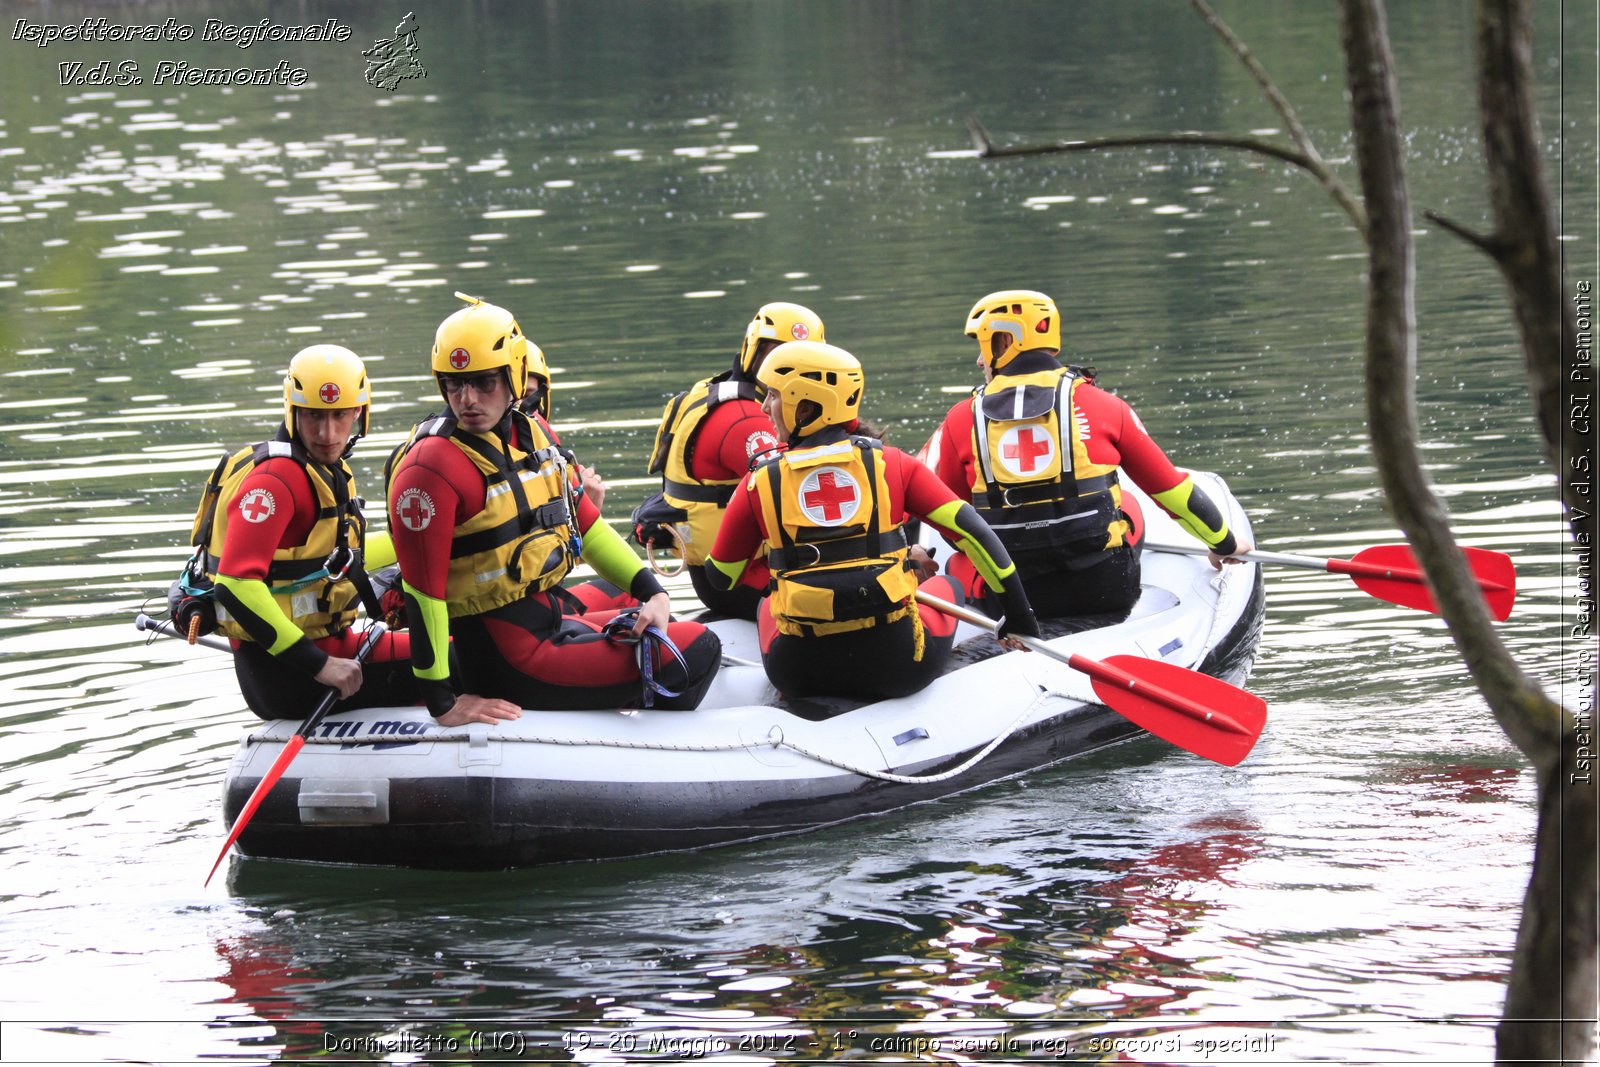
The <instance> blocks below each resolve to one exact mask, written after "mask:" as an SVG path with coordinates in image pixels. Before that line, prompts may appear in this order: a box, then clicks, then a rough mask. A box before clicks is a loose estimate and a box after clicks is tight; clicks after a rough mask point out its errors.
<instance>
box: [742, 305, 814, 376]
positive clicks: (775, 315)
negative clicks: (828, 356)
mask: <svg viewBox="0 0 1600 1067" xmlns="http://www.w3.org/2000/svg"><path fill="white" fill-rule="evenodd" d="M825 340H827V338H826V337H824V336H823V335H822V319H821V318H820V317H819V316H818V315H817V313H816V312H815V311H812V310H811V309H810V308H808V307H802V306H800V305H799V304H790V303H788V302H786V301H783V300H779V301H775V302H774V303H771V304H762V305H761V307H759V308H757V309H756V317H755V318H753V319H751V320H750V325H749V326H748V327H746V328H745V331H744V344H743V345H741V346H740V348H739V369H740V370H742V371H744V373H745V375H746V377H748V376H750V375H753V374H755V372H756V364H757V363H758V362H760V359H759V357H758V355H757V353H758V352H759V351H760V348H761V342H762V341H776V342H777V343H778V344H787V343H788V342H790V341H825Z"/></svg>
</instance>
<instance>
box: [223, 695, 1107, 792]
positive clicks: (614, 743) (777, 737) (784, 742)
mask: <svg viewBox="0 0 1600 1067" xmlns="http://www.w3.org/2000/svg"><path fill="white" fill-rule="evenodd" d="M1051 699H1059V700H1075V701H1077V702H1078V703H1094V702H1095V701H1094V700H1093V699H1090V700H1087V701H1086V700H1083V699H1082V698H1078V697H1074V696H1071V695H1069V694H1067V693H1062V692H1058V691H1056V690H1053V689H1043V690H1040V692H1039V695H1038V696H1036V697H1034V698H1033V700H1032V701H1031V702H1030V703H1029V704H1028V706H1027V707H1025V708H1023V709H1022V712H1021V713H1020V714H1019V715H1017V717H1016V718H1015V719H1013V720H1012V721H1011V725H1009V726H1007V727H1006V728H1005V729H1004V730H1003V731H1001V732H1000V733H999V734H997V735H995V737H994V738H993V739H991V740H990V741H989V743H988V744H986V745H984V746H983V748H981V749H979V750H978V751H977V752H975V753H974V754H973V755H972V756H971V757H969V758H968V759H966V760H965V761H963V762H962V763H961V764H960V765H959V766H956V767H952V768H950V769H949V770H947V771H941V772H940V773H938V774H923V775H916V774H895V773H893V772H892V771H880V770H875V769H873V768H871V767H858V766H856V765H854V764H852V763H846V762H845V761H843V760H839V759H835V758H833V757H832V756H828V755H825V754H824V753H821V752H813V751H812V750H811V749H808V748H806V747H805V746H804V745H797V744H795V743H794V742H793V741H790V740H788V739H787V738H785V737H784V736H783V731H782V729H781V728H779V727H778V726H773V728H772V731H771V733H769V734H768V739H767V740H765V741H740V742H737V743H730V744H721V745H684V744H673V743H671V742H666V741H626V740H622V739H620V738H614V737H511V736H507V737H498V738H495V740H497V741H501V742H508V743H515V744H524V745H570V746H573V747H585V748H628V749H637V750H641V751H652V752H737V751H740V750H744V749H757V748H786V749H788V750H789V751H791V752H793V753H795V754H796V755H799V756H804V757H805V758H806V759H809V760H813V761H815V762H817V763H821V764H824V765H825V766H829V767H834V768H837V769H838V770H841V771H847V772H849V773H850V774H858V775H860V776H862V777H863V778H876V779H878V780H879V781H884V782H897V783H900V784H902V785H927V784H932V783H936V782H942V781H944V780H946V779H948V778H954V777H956V776H957V775H958V774H962V773H964V772H966V771H968V770H971V769H972V768H973V767H975V766H977V764H978V763H979V762H980V761H981V760H983V759H984V758H985V757H987V756H988V755H989V753H991V752H993V751H994V750H995V749H996V748H998V747H1000V745H1001V744H1002V743H1003V742H1004V741H1005V740H1006V738H1008V737H1010V736H1011V735H1012V734H1014V733H1016V732H1017V728H1018V727H1020V726H1021V725H1022V724H1023V723H1024V722H1025V721H1027V720H1028V718H1030V717H1031V716H1032V715H1033V712H1034V709H1035V708H1037V707H1039V705H1041V704H1042V703H1044V702H1045V701H1047V700H1051ZM386 737H389V738H390V741H391V742H393V741H400V742H404V741H405V740H406V739H412V740H415V741H417V742H422V741H450V742H455V743H458V744H460V743H467V742H470V741H471V740H472V738H471V736H470V735H468V734H465V733H443V734H433V735H431V736H430V735H419V734H406V735H386ZM246 740H248V741H275V740H279V739H278V738H273V737H269V736H267V735H265V734H251V735H250V736H249V737H248V738H246ZM374 743H376V744H384V743H386V742H384V741H377V742H374V741H371V740H363V741H354V740H352V739H351V738H348V737H308V738H306V744H308V745H349V744H361V745H368V744H374Z"/></svg>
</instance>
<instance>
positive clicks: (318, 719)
mask: <svg viewBox="0 0 1600 1067" xmlns="http://www.w3.org/2000/svg"><path fill="white" fill-rule="evenodd" d="M387 629H388V627H386V626H385V625H384V624H383V623H381V622H375V623H373V624H372V628H371V629H369V630H368V631H367V636H366V638H365V639H363V640H362V642H361V645H360V647H358V648H357V649H356V654H355V655H354V656H353V657H352V658H353V659H354V660H355V661H356V662H357V663H361V662H363V661H365V660H366V658H367V656H368V655H369V654H370V653H371V652H372V650H373V649H374V648H375V647H377V644H378V639H379V638H381V637H382V636H383V635H384V631H385V630H387ZM338 700H339V691H338V690H337V689H329V690H328V692H327V693H326V694H324V695H323V698H322V700H321V701H320V702H319V703H318V704H317V707H316V710H315V711H313V712H312V713H311V714H310V715H308V716H306V721H305V722H303V723H301V724H300V728H299V729H298V730H296V731H295V732H294V736H293V737H291V738H289V740H288V742H286V743H285V744H284V746H283V751H282V752H280V753H279V754H278V758H277V759H275V760H273V761H272V766H271V767H269V768H267V773H266V774H264V775H262V777H261V781H260V782H258V783H257V784H256V788H255V791H254V792H252V793H251V794H250V799H249V800H247V801H245V804H244V807H243V808H241V809H239V817H238V818H237V819H235V820H233V827H232V829H230V830H229V831H228V839H227V840H226V841H224V842H223V843H222V851H221V852H218V853H217V859H216V862H215V863H213V864H212V865H211V871H210V873H209V874H207V875H206V880H205V884H206V885H210V884H211V878H212V875H215V874H216V873H217V868H218V867H220V866H222V861H223V860H224V859H225V858H226V857H227V855H228V850H229V849H230V848H232V847H233V843H234V842H235V841H237V840H239V835H240V834H242V833H244V828H245V827H246V826H248V825H249V823H250V820H251V818H252V817H254V815H255V813H256V809H257V808H259V807H260V806H261V802H262V801H263V800H265V799H266V797H267V794H268V793H270V792H271V791H272V787H273V786H275V785H277V784H278V779H279V778H282V777H283V772H284V771H286V770H288V769H289V764H290V763H293V762H294V758H295V756H296V755H297V754H298V753H299V751H300V750H301V749H302V748H304V747H305V743H306V738H308V737H310V736H311V735H312V734H313V733H314V732H315V731H316V729H317V727H318V726H320V725H321V724H322V720H323V719H324V718H326V717H327V715H328V712H329V711H331V710H332V709H333V705H334V704H336V703H337V702H338Z"/></svg>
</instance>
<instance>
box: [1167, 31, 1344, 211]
mask: <svg viewBox="0 0 1600 1067" xmlns="http://www.w3.org/2000/svg"><path fill="white" fill-rule="evenodd" d="M1189 6H1191V7H1193V8H1194V9H1195V11H1196V12H1198V13H1199V15H1200V17H1201V18H1202V19H1204V20H1205V23H1206V25H1207V26H1210V27H1211V29H1212V31H1213V32H1214V33H1216V35H1217V36H1218V37H1220V38H1222V43H1223V44H1225V45H1226V46H1227V48H1228V51H1230V52H1232V53H1233V54H1234V56H1235V57H1236V58H1237V59H1238V60H1239V62H1240V63H1241V64H1243V65H1244V68H1245V70H1247V71H1249V72H1250V76H1251V77H1252V78H1254V79H1255V81H1256V85H1258V86H1259V87H1260V88H1261V92H1262V95H1264V96H1265V97H1266V98H1267V102H1268V103H1270V104H1271V105H1272V106H1273V108H1274V109H1275V110H1276V111H1277V112H1278V114H1279V115H1280V116H1281V117H1282V118H1283V124H1284V126H1286V127H1287V128H1288V130H1289V136H1290V137H1291V138H1293V139H1294V143H1295V144H1297V145H1299V146H1300V153H1301V156H1302V158H1304V159H1305V163H1304V164H1301V165H1302V166H1304V167H1305V169H1306V170H1308V171H1310V172H1311V173H1312V174H1313V175H1314V176H1315V177H1316V179H1317V181H1319V182H1321V183H1322V187H1323V188H1324V189H1326V190H1328V195H1330V196H1332V197H1333V199H1334V200H1335V201H1336V202H1337V203H1338V205H1339V206H1340V207H1341V208H1343V209H1344V213H1345V214H1346V215H1348V216H1350V221H1352V222H1354V223H1355V225H1356V228H1357V229H1358V230H1363V231H1364V230H1365V229H1366V226H1367V223H1366V213H1365V211H1364V210H1363V209H1362V207H1361V202H1360V201H1359V200H1357V199H1356V197H1355V194H1353V193H1351V192H1350V190H1349V189H1348V188H1346V187H1345V184H1344V183H1343V182H1341V181H1340V180H1339V176H1338V175H1336V174H1334V173H1333V170H1332V169H1331V168H1330V167H1329V166H1328V164H1327V163H1326V162H1325V161H1324V160H1323V158H1322V154H1321V153H1319V152H1318V151H1317V147H1316V145H1315V144H1313V143H1312V141H1311V135H1310V134H1309V133H1307V132H1306V128H1305V126H1303V125H1301V123H1300V116H1299V115H1297V114H1296V113H1295V110H1294V107H1293V106H1292V105H1291V104H1290V103H1289V100H1288V98H1287V97H1285V96H1284V95H1283V93H1281V92H1279V91H1278V86H1277V83H1275V82H1274V81H1273V80H1272V78H1271V76H1269V75H1268V74H1267V71H1266V68H1265V67H1263V66H1262V65H1261V64H1260V63H1258V62H1256V57H1255V56H1254V55H1252V54H1251V52H1250V49H1248V48H1246V47H1245V43H1244V42H1243V41H1242V40H1240V39H1239V37H1238V35H1237V34H1235V33H1234V32H1233V30H1232V29H1231V28H1229V26H1228V24H1227V23H1226V22H1223V21H1222V18H1221V17H1220V16H1219V15H1218V14H1217V13H1216V12H1215V11H1213V10H1212V9H1211V6H1210V5H1209V4H1207V3H1206V2H1205V0H1189Z"/></svg>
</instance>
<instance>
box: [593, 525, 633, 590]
mask: <svg viewBox="0 0 1600 1067" xmlns="http://www.w3.org/2000/svg"><path fill="white" fill-rule="evenodd" d="M583 560H584V562H585V563H587V564H589V566H591V567H593V568H594V569H595V573H596V574H598V575H600V577H602V578H604V579H605V580H606V581H608V582H610V583H611V584H612V585H615V586H616V587H617V588H619V589H631V588H633V576H634V575H636V574H638V573H639V572H640V571H642V570H644V569H645V562H644V560H642V559H640V558H639V557H638V556H636V555H634V554H633V549H631V548H629V547H628V542H626V541H624V540H623V539H622V535H621V534H619V533H617V531H615V530H613V529H612V528H611V525H610V524H609V523H607V522H606V521H605V520H604V519H596V520H595V521H594V522H592V523H590V525H589V528H588V529H587V530H585V531H584V532H583Z"/></svg>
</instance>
